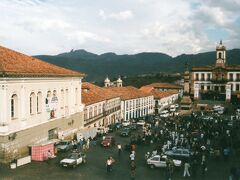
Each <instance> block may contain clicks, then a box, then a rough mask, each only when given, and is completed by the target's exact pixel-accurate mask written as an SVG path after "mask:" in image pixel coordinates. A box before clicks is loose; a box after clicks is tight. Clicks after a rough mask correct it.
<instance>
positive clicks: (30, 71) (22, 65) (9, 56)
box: [0, 46, 84, 77]
mask: <svg viewBox="0 0 240 180" xmlns="http://www.w3.org/2000/svg"><path fill="white" fill-rule="evenodd" d="M0 76H27V77H29V76H31V77H32V76H47V77H48V76H51V77H54V76H68V77H71V76H73V77H82V76H84V74H83V73H80V72H76V71H72V70H69V69H65V68H62V67H59V66H56V65H53V64H49V63H47V62H44V61H41V60H39V59H36V58H33V57H30V56H27V55H24V54H22V53H19V52H16V51H13V50H11V49H8V48H5V47H2V46H0Z"/></svg>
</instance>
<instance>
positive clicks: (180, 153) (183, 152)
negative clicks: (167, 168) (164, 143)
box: [164, 148, 192, 160]
mask: <svg viewBox="0 0 240 180" xmlns="http://www.w3.org/2000/svg"><path fill="white" fill-rule="evenodd" d="M164 154H165V155H167V156H169V157H171V158H174V159H177V160H187V159H189V158H190V157H191V155H192V152H191V151H190V150H189V149H185V148H173V149H172V150H169V151H166V152H165V153H164Z"/></svg>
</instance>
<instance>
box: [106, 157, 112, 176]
mask: <svg viewBox="0 0 240 180" xmlns="http://www.w3.org/2000/svg"><path fill="white" fill-rule="evenodd" d="M106 166H107V172H110V171H111V169H112V167H111V166H112V158H111V156H109V157H108V159H107V162H106Z"/></svg>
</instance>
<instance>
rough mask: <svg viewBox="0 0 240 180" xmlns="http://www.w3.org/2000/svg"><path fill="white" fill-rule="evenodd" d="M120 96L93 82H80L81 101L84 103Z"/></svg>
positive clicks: (88, 103)
mask: <svg viewBox="0 0 240 180" xmlns="http://www.w3.org/2000/svg"><path fill="white" fill-rule="evenodd" d="M117 97H120V96H119V95H118V94H116V93H114V92H112V91H110V90H108V89H105V88H101V87H99V86H96V85H94V84H91V83H88V82H84V83H82V102H83V103H84V104H86V105H90V104H95V103H98V102H101V101H104V100H109V99H113V98H117Z"/></svg>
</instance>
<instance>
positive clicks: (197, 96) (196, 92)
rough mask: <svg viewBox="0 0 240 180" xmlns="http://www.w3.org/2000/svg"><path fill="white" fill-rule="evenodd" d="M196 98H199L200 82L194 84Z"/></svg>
mask: <svg viewBox="0 0 240 180" xmlns="http://www.w3.org/2000/svg"><path fill="white" fill-rule="evenodd" d="M194 99H195V100H198V99H199V84H194Z"/></svg>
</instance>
